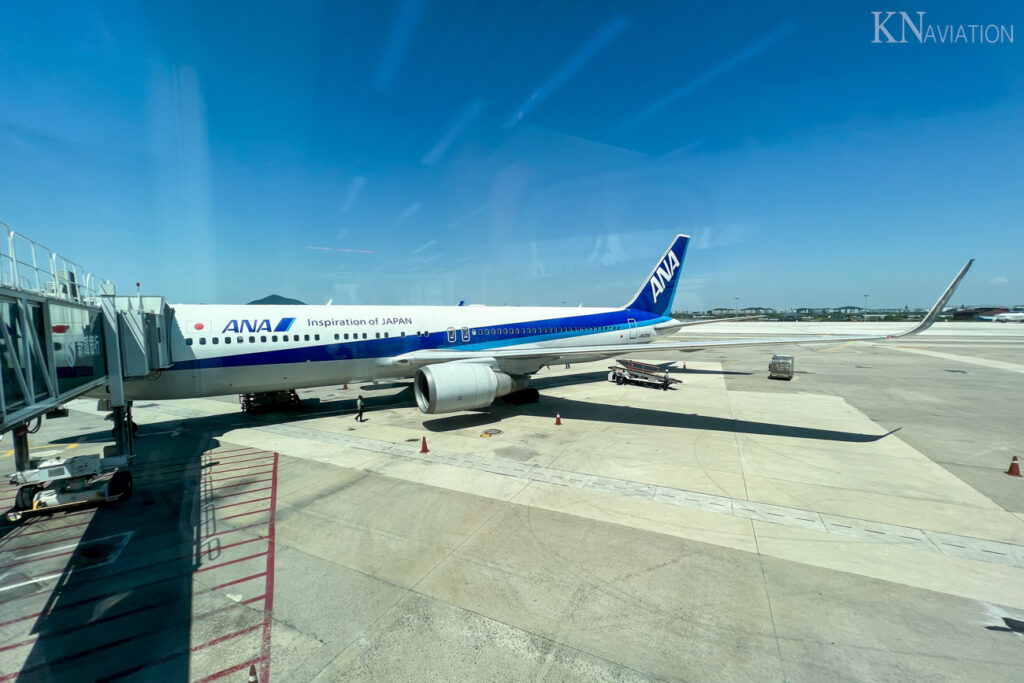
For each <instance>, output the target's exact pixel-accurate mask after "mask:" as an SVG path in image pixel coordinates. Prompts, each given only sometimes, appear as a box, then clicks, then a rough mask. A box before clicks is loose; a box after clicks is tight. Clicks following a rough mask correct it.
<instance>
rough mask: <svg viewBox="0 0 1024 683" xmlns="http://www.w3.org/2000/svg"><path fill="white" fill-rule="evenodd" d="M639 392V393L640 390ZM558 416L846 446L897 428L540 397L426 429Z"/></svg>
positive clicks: (451, 417) (438, 421)
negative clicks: (858, 428) (854, 428)
mask: <svg viewBox="0 0 1024 683" xmlns="http://www.w3.org/2000/svg"><path fill="white" fill-rule="evenodd" d="M638 390H640V389H638ZM556 413H557V414H559V415H560V416H561V418H562V419H563V420H572V419H575V420H582V421H587V422H613V423H617V424H629V425H638V426H644V427H675V428H678V429H697V430H706V431H716V432H730V433H733V434H760V435H764V436H785V437H790V438H796V439H815V440H819V441H843V442H847V443H870V442H872V441H878V440H879V439H884V438H885V437H887V436H889V435H890V434H892V433H893V432H896V431H898V430H899V428H898V427H897V428H896V429H893V430H892V431H889V432H886V433H884V434H861V433H857V432H842V431H837V430H832V429H818V428H815V427H797V426H795V425H784V424H776V423H772V422H754V421H751V420H735V419H732V418H726V417H713V416H710V415H700V414H697V413H674V412H671V411H666V410H651V409H649V408H634V407H632V406H623V405H605V404H602V403H588V402H586V401H574V400H572V399H566V398H557V397H553V396H541V400H540V403H534V404H529V405H523V406H519V407H518V408H517V409H514V410H513V409H511V408H509V407H508V406H504V405H498V404H497V403H496V404H495V406H494V407H492V409H491V410H490V411H488V412H486V413H472V414H459V415H449V416H446V417H441V418H437V419H433V420H426V421H425V422H424V423H423V426H424V427H426V428H427V429H429V430H430V431H432V432H448V431H453V430H457V429H466V428H469V427H480V426H483V425H488V424H494V423H497V422H501V421H502V420H503V419H507V418H509V417H514V416H517V415H531V416H534V417H552V418H553V417H554V415H555V414H556Z"/></svg>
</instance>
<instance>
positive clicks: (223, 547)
mask: <svg viewBox="0 0 1024 683" xmlns="http://www.w3.org/2000/svg"><path fill="white" fill-rule="evenodd" d="M262 540H263V539H262V538H260V537H259V536H257V537H256V538H247V539H245V540H244V541H238V542H237V543H228V544H227V545H222V546H221V547H219V548H216V550H227V549H228V548H236V547H238V546H240V545H247V544H249V543H255V542H257V541H262ZM213 550H214V548H210V549H209V550H206V551H204V553H205V554H207V555H208V554H210V552H212V551H213Z"/></svg>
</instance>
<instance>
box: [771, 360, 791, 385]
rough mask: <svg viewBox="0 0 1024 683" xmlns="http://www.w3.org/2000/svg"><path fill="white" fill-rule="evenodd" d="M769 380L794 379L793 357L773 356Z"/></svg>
mask: <svg viewBox="0 0 1024 683" xmlns="http://www.w3.org/2000/svg"><path fill="white" fill-rule="evenodd" d="M768 379H785V380H790V379H793V356H780V355H778V354H776V355H774V356H772V360H771V362H770V363H768Z"/></svg>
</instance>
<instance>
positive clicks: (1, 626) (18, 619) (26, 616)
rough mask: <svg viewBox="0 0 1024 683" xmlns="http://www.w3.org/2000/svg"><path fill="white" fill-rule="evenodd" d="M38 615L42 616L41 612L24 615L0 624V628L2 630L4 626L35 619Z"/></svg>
mask: <svg viewBox="0 0 1024 683" xmlns="http://www.w3.org/2000/svg"><path fill="white" fill-rule="evenodd" d="M40 614H42V612H36V613H35V614H26V615H25V616H23V617H18V618H17V619H11V620H10V621H4V622H0V628H3V627H4V626H10V625H11V624H16V623H18V622H19V621H25V620H26V619H35V618H36V617H38V616H39V615H40Z"/></svg>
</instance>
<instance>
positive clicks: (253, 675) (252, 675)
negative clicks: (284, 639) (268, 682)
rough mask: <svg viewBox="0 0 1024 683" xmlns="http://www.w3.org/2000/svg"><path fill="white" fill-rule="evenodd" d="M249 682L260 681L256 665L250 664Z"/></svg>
mask: <svg viewBox="0 0 1024 683" xmlns="http://www.w3.org/2000/svg"><path fill="white" fill-rule="evenodd" d="M249 683H260V679H258V678H256V665H255V664H250V665H249Z"/></svg>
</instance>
